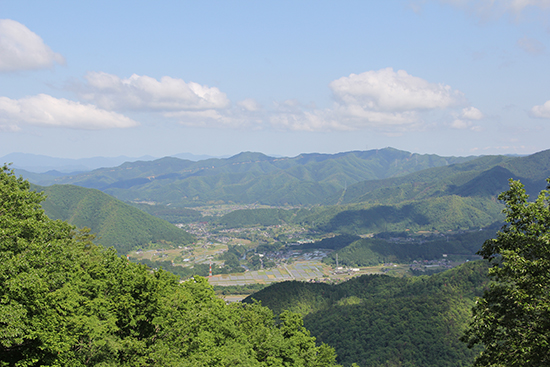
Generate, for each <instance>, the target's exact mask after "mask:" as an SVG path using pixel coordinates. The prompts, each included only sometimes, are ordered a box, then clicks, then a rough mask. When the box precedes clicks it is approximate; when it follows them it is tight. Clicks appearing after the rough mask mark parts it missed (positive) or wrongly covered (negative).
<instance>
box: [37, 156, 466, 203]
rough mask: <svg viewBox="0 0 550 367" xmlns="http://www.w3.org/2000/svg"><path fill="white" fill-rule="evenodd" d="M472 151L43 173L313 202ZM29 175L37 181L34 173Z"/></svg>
mask: <svg viewBox="0 0 550 367" xmlns="http://www.w3.org/2000/svg"><path fill="white" fill-rule="evenodd" d="M474 158H475V157H439V156H436V155H420V154H413V153H409V152H404V151H399V150H396V149H392V148H386V149H380V150H371V151H354V152H345V153H338V154H317V153H315V154H302V155H299V156H297V157H293V158H288V157H283V158H274V157H268V156H266V155H263V154H261V153H250V152H245V153H240V154H238V155H236V156H233V157H231V158H227V159H208V160H204V161H199V162H192V161H187V160H182V159H177V158H170V157H167V158H162V159H158V160H155V161H149V162H132V163H124V164H123V165H121V166H119V167H114V168H108V169H97V170H94V171H91V172H86V173H82V174H78V175H74V176H64V177H59V178H56V179H53V180H52V178H51V177H47V179H46V180H45V181H44V182H43V183H44V184H51V183H52V182H53V183H59V184H74V185H78V186H83V187H88V188H96V189H99V190H101V191H104V192H106V193H108V194H110V195H112V196H115V197H117V198H119V199H120V200H123V201H149V202H155V203H159V204H171V205H176V206H197V205H204V204H207V203H211V202H220V201H221V202H225V203H256V202H257V203H261V204H266V205H283V204H292V205H311V204H319V203H321V202H322V201H324V200H325V199H326V198H327V197H330V196H331V195H335V194H336V193H337V192H339V191H340V190H342V189H344V188H345V187H347V186H348V185H351V184H353V183H356V182H361V181H364V180H379V179H384V178H388V177H397V176H402V175H406V174H409V173H411V172H416V171H419V170H424V169H428V168H431V167H437V166H445V165H449V164H455V163H460V162H466V161H469V160H472V159H474ZM31 179H32V180H33V182H35V183H37V184H40V183H41V182H40V179H39V177H37V176H36V175H33V176H32V178H31Z"/></svg>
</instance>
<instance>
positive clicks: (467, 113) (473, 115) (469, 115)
mask: <svg viewBox="0 0 550 367" xmlns="http://www.w3.org/2000/svg"><path fill="white" fill-rule="evenodd" d="M461 117H462V118H464V119H468V120H481V119H482V118H483V117H484V116H483V113H482V112H481V111H480V110H478V109H477V108H475V107H466V108H463V109H462V113H461Z"/></svg>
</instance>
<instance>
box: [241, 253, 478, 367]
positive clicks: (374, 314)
mask: <svg viewBox="0 0 550 367" xmlns="http://www.w3.org/2000/svg"><path fill="white" fill-rule="evenodd" d="M487 268H488V266H487V264H486V263H484V262H480V261H478V262H470V263H467V264H464V265H463V266H461V267H459V268H456V269H452V270H449V271H446V272H443V273H439V274H436V275H433V276H430V277H427V276H422V277H413V278H395V277H389V276H385V275H364V276H361V277H358V278H354V279H352V280H349V281H347V282H344V283H341V284H338V285H328V284H322V283H320V284H313V283H302V282H295V281H294V282H284V283H278V284H274V285H271V286H269V287H267V288H264V289H263V290H261V291H259V292H257V293H255V294H253V295H251V296H249V297H247V298H246V299H245V300H243V302H251V301H252V300H253V299H257V300H260V301H261V302H262V305H265V306H267V307H269V308H271V309H272V310H273V312H274V313H275V314H276V315H277V314H280V313H282V312H284V310H291V311H293V312H299V313H301V314H302V315H304V324H305V326H306V328H308V329H309V330H310V331H311V333H312V335H314V336H315V337H316V338H317V340H319V341H322V342H326V343H328V344H329V345H331V346H333V347H334V348H335V349H336V352H337V354H338V362H339V363H342V364H343V365H345V366H349V365H351V364H352V363H353V362H356V363H357V364H358V365H360V366H469V365H470V364H471V363H472V361H473V360H474V356H475V354H476V352H477V351H474V350H470V349H468V348H467V347H466V345H465V344H464V343H461V342H460V336H461V334H462V332H463V330H464V329H465V328H466V327H467V325H468V323H469V321H470V317H469V310H470V308H471V307H472V304H473V299H474V297H475V296H479V295H481V294H482V293H483V289H484V287H485V285H486V283H487V281H488V279H487V277H486V272H487Z"/></svg>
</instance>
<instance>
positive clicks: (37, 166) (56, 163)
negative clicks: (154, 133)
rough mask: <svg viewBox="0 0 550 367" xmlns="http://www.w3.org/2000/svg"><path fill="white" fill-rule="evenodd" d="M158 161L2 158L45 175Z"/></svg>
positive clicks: (22, 155)
mask: <svg viewBox="0 0 550 367" xmlns="http://www.w3.org/2000/svg"><path fill="white" fill-rule="evenodd" d="M173 157H176V158H180V159H188V160H190V161H199V160H203V159H209V158H213V157H212V156H208V155H195V154H191V153H179V154H175V155H173ZM155 159H158V157H153V156H150V155H144V156H141V157H127V156H124V155H122V156H118V157H92V158H78V159H76V158H55V157H49V156H45V155H39V154H29V153H10V154H7V155H5V156H3V157H0V162H2V163H13V166H12V168H15V169H21V170H25V171H29V172H32V173H45V172H48V171H57V172H58V173H59V175H61V174H62V173H71V172H83V171H91V170H94V169H98V168H103V167H116V166H119V165H121V164H122V163H125V162H135V161H152V160H155ZM49 174H50V175H57V173H56V172H49Z"/></svg>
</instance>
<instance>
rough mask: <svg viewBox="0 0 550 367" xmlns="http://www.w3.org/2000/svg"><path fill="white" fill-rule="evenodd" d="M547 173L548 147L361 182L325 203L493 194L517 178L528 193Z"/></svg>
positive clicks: (549, 164)
mask: <svg viewBox="0 0 550 367" xmlns="http://www.w3.org/2000/svg"><path fill="white" fill-rule="evenodd" d="M549 176H550V150H545V151H542V152H539V153H535V154H532V155H529V156H526V157H506V156H485V157H480V158H477V159H475V160H471V161H468V162H465V163H460V164H453V165H449V166H445V167H436V168H430V169H427V170H424V171H419V172H415V173H411V174H409V175H405V176H402V177H397V178H388V179H383V180H376V181H362V182H358V183H355V184H353V185H350V186H349V187H348V188H347V190H345V191H344V192H342V193H340V194H337V195H334V196H333V197H332V198H331V199H329V200H328V201H327V203H334V204H335V203H337V202H338V203H340V204H350V203H360V202H370V203H384V204H389V203H398V202H402V201H406V200H424V199H428V198H434V197H443V196H450V195H457V196H461V197H478V198H487V197H495V196H496V195H498V194H499V193H500V192H502V191H504V190H506V189H507V188H508V180H509V179H510V178H513V179H519V180H520V181H521V182H522V183H523V184H524V185H525V188H526V190H527V193H529V194H536V193H538V192H539V191H540V190H541V189H543V188H544V187H545V186H546V183H545V180H546V178H547V177H549Z"/></svg>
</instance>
